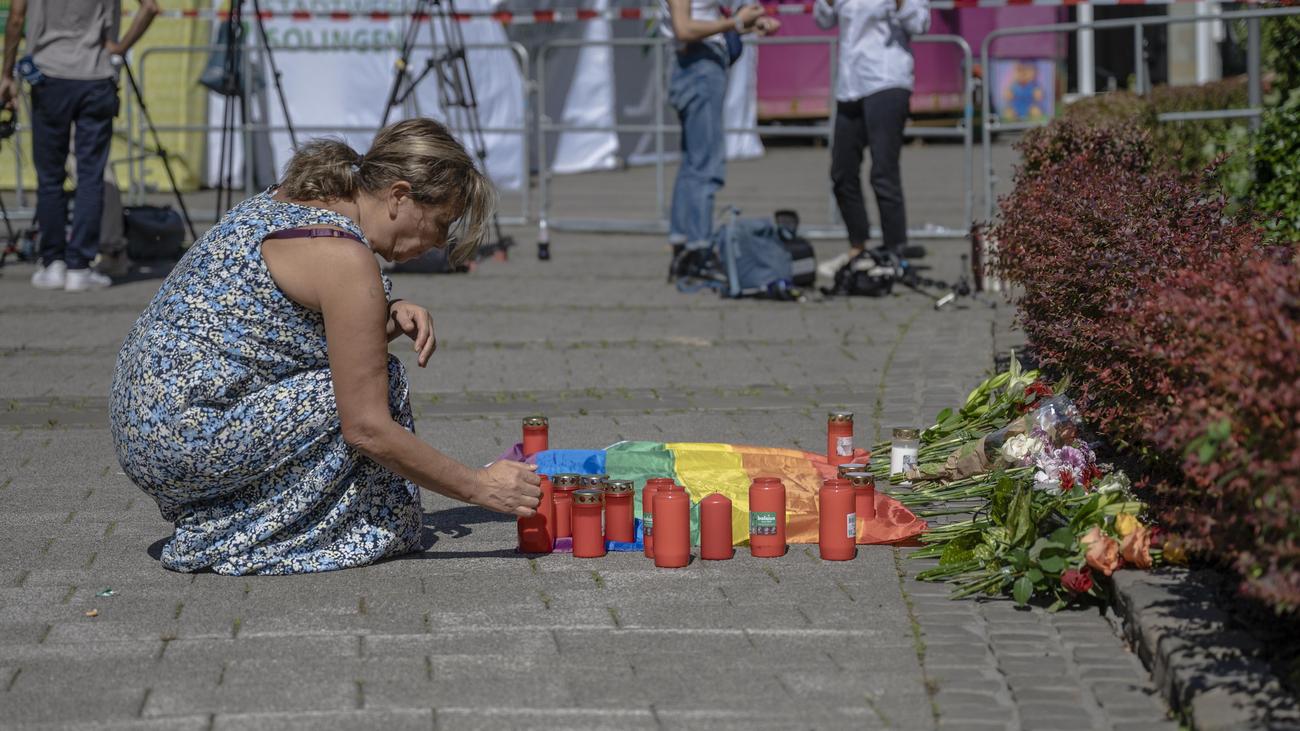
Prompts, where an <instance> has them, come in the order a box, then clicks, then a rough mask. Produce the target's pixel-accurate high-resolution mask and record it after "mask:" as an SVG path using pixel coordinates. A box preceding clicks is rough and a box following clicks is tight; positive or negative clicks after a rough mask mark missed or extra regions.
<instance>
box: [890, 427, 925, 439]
mask: <svg viewBox="0 0 1300 731" xmlns="http://www.w3.org/2000/svg"><path fill="white" fill-rule="evenodd" d="M894 438H895V439H920V438H921V430H920V429H917V428H916V427H914V426H896V427H894Z"/></svg>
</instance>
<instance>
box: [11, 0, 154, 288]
mask: <svg viewBox="0 0 1300 731" xmlns="http://www.w3.org/2000/svg"><path fill="white" fill-rule="evenodd" d="M139 4H140V10H139V12H137V13H136V14H135V18H134V19H133V20H132V22H131V25H130V27H128V28H127V31H126V33H125V34H121V37H120V38H119V31H120V30H121V21H122V3H121V0H33V1H32V2H29V1H28V0H13V2H11V3H10V5H9V19H8V22H7V23H6V25H5V48H4V62H3V67H2V68H0V104H3V105H4V106H6V107H9V108H11V109H12V108H13V107H14V102H15V97H17V96H18V81H17V80H16V79H15V78H14V75H13V73H14V68H15V65H16V64H17V61H18V41H19V39H20V38H21V37H22V35H23V24H24V21H25V22H26V25H27V34H26V35H27V52H28V54H29V58H28V59H26V61H25V63H24V64H23V66H24V67H25V71H24V75H23V78H24V79H26V81H27V82H28V83H29V84H30V85H31V89H32V121H31V126H32V161H33V162H34V163H35V166H36V178H37V188H36V220H37V223H38V224H39V225H40V230H41V261H40V263H39V264H38V265H37V267H36V272H35V273H34V274H33V275H32V286H33V287H36V288H37V289H60V290H65V291H68V292H85V291H89V290H94V289H101V288H103V287H107V286H109V285H110V284H112V280H110V279H109V278H108V277H106V276H104V275H103V274H101V273H99V272H97V271H95V270H94V269H92V268H91V264H92V263H93V262H94V259H95V257H96V256H97V255H98V253H99V237H100V218H101V216H102V215H103V207H104V169H105V166H106V165H107V163H108V152H109V146H110V145H111V143H112V141H113V118H114V117H116V116H117V111H118V98H117V68H118V62H117V61H118V60H120V57H121V56H123V55H125V54H126V52H127V51H128V50H129V49H130V48H131V46H132V45H134V44H135V42H136V41H138V40H139V39H140V36H141V35H143V34H144V32H145V30H146V29H147V28H148V27H149V24H150V23H152V22H153V19H154V18H155V17H156V16H157V15H158V13H159V7H158V2H157V0H139ZM115 59H117V60H115ZM74 128H75V130H76V133H75V135H74V134H73V129H74ZM69 147H71V150H72V152H73V153H74V155H75V156H76V159H77V192H76V202H75V205H74V206H73V210H72V232H71V234H72V235H71V236H70V237H69V236H68V235H67V233H68V230H67V229H68V227H67V218H68V199H67V197H66V196H65V195H64V192H63V183H64V181H65V180H66V179H67V169H66V165H67V158H68V151H69Z"/></svg>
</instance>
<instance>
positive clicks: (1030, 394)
mask: <svg viewBox="0 0 1300 731" xmlns="http://www.w3.org/2000/svg"><path fill="white" fill-rule="evenodd" d="M1051 395H1052V387H1051V386H1049V385H1047V384H1046V383H1043V382H1042V381H1034V382H1033V383H1031V384H1029V385H1028V386H1025V399H1026V400H1027V401H1028V402H1029V403H1027V404H1025V405H1024V410H1025V411H1028V410H1029V409H1032V408H1034V407H1036V406H1038V402H1039V401H1042V400H1043V399H1044V398H1049V397H1051Z"/></svg>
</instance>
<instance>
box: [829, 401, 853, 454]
mask: <svg viewBox="0 0 1300 731" xmlns="http://www.w3.org/2000/svg"><path fill="white" fill-rule="evenodd" d="M852 456H853V412H852V411H832V412H831V413H830V414H829V415H828V416H827V418H826V461H827V462H829V463H831V464H833V465H841V464H844V463H845V462H848V461H849V459H850V458H851V457H852Z"/></svg>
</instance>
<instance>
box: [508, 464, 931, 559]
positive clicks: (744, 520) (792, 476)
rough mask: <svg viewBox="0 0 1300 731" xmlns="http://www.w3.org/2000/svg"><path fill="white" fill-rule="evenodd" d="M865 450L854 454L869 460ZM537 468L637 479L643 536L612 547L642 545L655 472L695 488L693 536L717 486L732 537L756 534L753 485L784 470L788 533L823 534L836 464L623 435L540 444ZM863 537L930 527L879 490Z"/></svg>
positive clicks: (890, 538)
mask: <svg viewBox="0 0 1300 731" xmlns="http://www.w3.org/2000/svg"><path fill="white" fill-rule="evenodd" d="M869 456H870V455H869V453H867V452H864V451H861V450H859V451H858V452H857V453H855V454H854V461H858V462H866V461H867V458H868V457H869ZM529 461H536V463H537V469H538V472H541V473H542V474H545V475H555V474H562V473H566V472H573V473H578V474H608V475H609V476H610V477H611V478H613V479H621V480H632V481H633V482H634V483H635V484H636V498H635V505H636V518H637V537H638V540H637V544H613V545H611V547H610V548H611V550H617V549H620V548H622V549H624V550H636V549H637V548H638V547H639V544H640V535H641V526H640V523H641V490H642V488H644V487H645V483H646V480H648V479H650V478H652V477H671V478H673V479H674V480H675V481H676V482H677V483H678V484H679V485H682V486H683V487H685V488H686V492H687V493H688V494H690V496H691V503H692V504H691V542H692V543H693V544H695V545H698V544H699V538H700V535H699V530H700V514H699V502H700V500H703V499H704V498H706V497H708V496H709V495H711V494H713V493H715V492H716V493H721V494H722V495H724V496H726V497H727V499H729V500H731V542H732V544H733V545H738V546H739V545H744V544H747V543H748V542H749V486H750V483H752V482H753V480H754V478H755V477H779V478H781V481H782V482H783V483H784V484H785V501H786V540H787V542H789V543H816V542H817V491H818V490H819V489H820V488H821V484H822V480H825V479H827V478H829V477H834V476H835V474H836V468H835V467H833V466H832V465H831V464H830V463H828V462H827V461H826V456H825V455H823V454H815V453H813V452H805V451H803V450H799V449H781V448H778V447H751V446H746V445H740V444H715V443H704V442H618V443H617V444H611V445H610V446H608V447H606V448H604V449H550V450H546V451H543V452H538V453H537V454H536V455H533V458H532V459H530V460H529ZM858 527H859V531H858V532H859V535H858V543H860V544H880V543H898V542H901V541H906V540H908V539H911V538H914V537H916V536H918V535H920V533H921V532H922V531H924V530H925V528H926V524H925V521H923V520H921V519H920V518H918V517H916V516H915V515H913V514H912V512H911V511H909V510H908V509H907V508H905V507H903V506H902V505H901V504H899V502H898V501H897V500H894V499H893V498H891V497H888V496H886V495H885V494H884V493H883V492H879V491H877V493H876V518H875V520H871V521H866V522H865V523H864V522H862V521H859V526H858Z"/></svg>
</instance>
